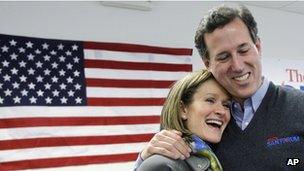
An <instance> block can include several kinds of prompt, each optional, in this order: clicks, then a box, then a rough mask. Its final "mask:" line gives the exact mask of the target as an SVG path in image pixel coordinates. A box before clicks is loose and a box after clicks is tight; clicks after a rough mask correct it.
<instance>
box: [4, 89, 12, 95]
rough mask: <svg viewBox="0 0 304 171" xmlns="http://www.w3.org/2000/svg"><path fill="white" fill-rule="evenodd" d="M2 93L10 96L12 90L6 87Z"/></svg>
mask: <svg viewBox="0 0 304 171" xmlns="http://www.w3.org/2000/svg"><path fill="white" fill-rule="evenodd" d="M4 94H5V96H11V95H12V90H10V89H6V90H5V91H4Z"/></svg>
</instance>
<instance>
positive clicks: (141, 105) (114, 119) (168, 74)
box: [0, 35, 192, 170]
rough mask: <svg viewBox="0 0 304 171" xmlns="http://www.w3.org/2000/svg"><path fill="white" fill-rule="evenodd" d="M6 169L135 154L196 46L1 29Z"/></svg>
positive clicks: (0, 129) (0, 125)
mask: <svg viewBox="0 0 304 171" xmlns="http://www.w3.org/2000/svg"><path fill="white" fill-rule="evenodd" d="M0 55H1V56H0V170H18V169H34V168H50V167H62V166H75V165H87V164H100V163H115V162H125V161H134V160H135V159H136V158H137V155H138V152H139V151H140V150H141V149H142V148H143V145H145V144H146V143H147V141H149V140H150V138H151V137H152V135H153V134H154V133H155V132H157V131H159V115H160V112H161V108H162V104H163V102H164V99H165V97H166V96H167V93H168V91H169V87H170V85H171V84H172V83H173V82H174V81H176V80H177V79H179V78H181V77H182V76H184V75H185V74H187V73H188V72H190V71H192V61H191V55H192V49H187V48H166V47H155V46H146V45H135V44H125V43H101V42H100V43H97V42H84V41H67V40H55V39H41V38H31V37H22V36H11V35H0Z"/></svg>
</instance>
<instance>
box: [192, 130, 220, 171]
mask: <svg viewBox="0 0 304 171" xmlns="http://www.w3.org/2000/svg"><path fill="white" fill-rule="evenodd" d="M189 144H190V147H191V149H192V153H193V154H194V155H196V156H199V157H200V156H201V157H206V158H208V159H209V160H210V163H211V169H212V171H223V168H222V165H221V163H220V162H219V160H218V159H217V157H216V156H215V154H214V153H213V151H212V150H211V148H210V147H209V146H208V144H206V143H205V142H204V141H203V140H202V139H201V138H200V137H198V136H197V135H194V134H193V135H191V140H190V142H189Z"/></svg>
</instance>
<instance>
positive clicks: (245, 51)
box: [239, 49, 249, 54]
mask: <svg viewBox="0 0 304 171" xmlns="http://www.w3.org/2000/svg"><path fill="white" fill-rule="evenodd" d="M248 51H249V49H241V50H239V53H241V54H244V53H247V52H248Z"/></svg>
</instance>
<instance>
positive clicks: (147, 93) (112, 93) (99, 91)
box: [87, 87, 169, 98]
mask: <svg viewBox="0 0 304 171" xmlns="http://www.w3.org/2000/svg"><path fill="white" fill-rule="evenodd" d="M168 92H169V89H160V88H159V89H156V88H132V89H130V88H96V87H88V88H87V96H88V97H110V98H111V97H120V98H125V97H131V98H141V97H142V98H165V97H166V96H167V94H168Z"/></svg>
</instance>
